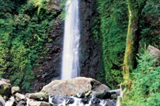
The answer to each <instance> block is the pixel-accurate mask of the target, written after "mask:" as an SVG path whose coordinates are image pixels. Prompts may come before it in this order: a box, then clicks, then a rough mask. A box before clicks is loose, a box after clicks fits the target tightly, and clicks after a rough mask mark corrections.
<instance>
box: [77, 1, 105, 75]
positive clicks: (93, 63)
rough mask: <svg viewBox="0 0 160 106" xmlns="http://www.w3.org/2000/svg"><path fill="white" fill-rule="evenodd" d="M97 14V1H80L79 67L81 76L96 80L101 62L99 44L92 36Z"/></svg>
mask: <svg viewBox="0 0 160 106" xmlns="http://www.w3.org/2000/svg"><path fill="white" fill-rule="evenodd" d="M97 16H98V12H97V0H81V1H80V21H81V22H80V23H81V24H80V30H81V40H80V67H81V75H82V76H86V77H92V78H97V75H98V74H99V72H100V70H101V67H102V64H101V63H102V62H101V43H100V41H96V40H95V38H94V34H93V28H94V26H95V24H97V23H96V22H95V19H96V17H97Z"/></svg>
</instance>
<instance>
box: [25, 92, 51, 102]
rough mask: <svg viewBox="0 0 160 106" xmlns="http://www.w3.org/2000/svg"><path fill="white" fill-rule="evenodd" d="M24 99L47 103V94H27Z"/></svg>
mask: <svg viewBox="0 0 160 106" xmlns="http://www.w3.org/2000/svg"><path fill="white" fill-rule="evenodd" d="M26 97H28V98H30V99H34V100H38V101H48V97H49V96H48V94H47V93H45V92H37V93H28V94H26Z"/></svg>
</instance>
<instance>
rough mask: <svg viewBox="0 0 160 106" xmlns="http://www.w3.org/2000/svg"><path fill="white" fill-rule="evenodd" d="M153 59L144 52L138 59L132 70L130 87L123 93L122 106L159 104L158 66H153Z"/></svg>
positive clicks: (156, 105)
mask: <svg viewBox="0 0 160 106" xmlns="http://www.w3.org/2000/svg"><path fill="white" fill-rule="evenodd" d="M155 61H156V60H155V59H154V60H153V58H152V57H151V56H150V55H149V54H148V53H147V52H146V53H145V54H143V55H141V56H140V57H139V59H138V66H137V68H136V69H135V70H134V71H133V73H132V76H133V78H132V79H133V82H132V89H131V90H130V92H129V93H127V94H126V95H125V101H124V103H123V104H124V106H159V105H160V100H159V97H160V90H159V87H160V82H159V80H160V67H155Z"/></svg>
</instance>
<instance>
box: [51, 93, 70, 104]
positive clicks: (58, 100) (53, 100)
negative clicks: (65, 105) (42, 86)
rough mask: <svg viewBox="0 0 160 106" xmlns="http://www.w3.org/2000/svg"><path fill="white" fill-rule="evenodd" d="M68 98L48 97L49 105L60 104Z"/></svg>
mask: <svg viewBox="0 0 160 106" xmlns="http://www.w3.org/2000/svg"><path fill="white" fill-rule="evenodd" d="M68 98H69V97H68V96H65V95H63V96H62V95H61V96H50V97H49V103H53V104H61V103H62V102H63V101H65V100H68Z"/></svg>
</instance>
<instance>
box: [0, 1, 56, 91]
mask: <svg viewBox="0 0 160 106" xmlns="http://www.w3.org/2000/svg"><path fill="white" fill-rule="evenodd" d="M22 3H23V4H22ZM0 5H1V6H0V8H1V12H0V54H1V55H0V73H1V76H3V77H5V78H10V79H11V81H12V82H13V84H14V85H19V86H21V87H22V89H26V90H28V89H29V87H30V82H31V81H32V80H33V79H34V73H33V68H34V67H36V66H37V65H38V62H37V60H38V58H39V57H40V56H41V55H42V54H44V53H45V52H46V50H47V49H46V48H44V43H46V42H48V41H49V38H48V33H49V31H50V29H51V27H52V24H53V18H54V15H55V12H54V11H49V10H47V2H46V1H45V3H44V0H41V1H39V0H38V1H35V0H29V1H27V0H26V1H23V2H19V1H18V0H17V1H16V0H15V1H14V2H12V1H11V0H0Z"/></svg>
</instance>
